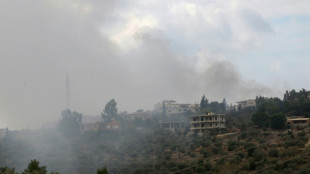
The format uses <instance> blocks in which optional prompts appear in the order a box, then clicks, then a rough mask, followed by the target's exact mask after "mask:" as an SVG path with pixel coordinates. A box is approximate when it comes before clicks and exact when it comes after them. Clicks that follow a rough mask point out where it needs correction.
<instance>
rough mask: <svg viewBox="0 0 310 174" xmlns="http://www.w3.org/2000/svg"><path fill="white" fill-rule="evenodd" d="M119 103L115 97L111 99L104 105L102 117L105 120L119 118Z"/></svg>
mask: <svg viewBox="0 0 310 174" xmlns="http://www.w3.org/2000/svg"><path fill="white" fill-rule="evenodd" d="M116 105H117V103H116V102H115V100H114V99H111V100H110V101H109V102H108V103H107V104H106V105H105V107H104V110H103V113H102V114H101V117H102V118H103V120H104V121H111V120H114V119H117V117H118V115H117V107H116Z"/></svg>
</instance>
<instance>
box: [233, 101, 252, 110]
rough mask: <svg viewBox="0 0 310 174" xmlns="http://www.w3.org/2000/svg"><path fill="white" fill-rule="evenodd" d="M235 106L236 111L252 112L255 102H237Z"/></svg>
mask: <svg viewBox="0 0 310 174" xmlns="http://www.w3.org/2000/svg"><path fill="white" fill-rule="evenodd" d="M237 104H238V105H237V108H236V110H244V109H250V110H254V109H255V108H256V101H255V100H254V99H249V100H243V101H239V102H237Z"/></svg>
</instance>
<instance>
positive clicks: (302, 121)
mask: <svg viewBox="0 0 310 174" xmlns="http://www.w3.org/2000/svg"><path fill="white" fill-rule="evenodd" d="M286 123H287V126H288V127H290V128H294V127H298V126H308V125H309V123H310V118H304V117H298V116H295V117H294V116H293V117H286Z"/></svg>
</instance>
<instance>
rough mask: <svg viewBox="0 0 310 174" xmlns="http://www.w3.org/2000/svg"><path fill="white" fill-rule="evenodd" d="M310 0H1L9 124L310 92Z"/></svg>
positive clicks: (0, 74) (3, 95)
mask: <svg viewBox="0 0 310 174" xmlns="http://www.w3.org/2000/svg"><path fill="white" fill-rule="evenodd" d="M309 45H310V1H309V0H302V1H301V0H297V1H292V0H272V1H270V0H260V1H254V0H253V1H247V0H244V1H239V0H232V1H229V0H214V1H212V0H207V1H206V0H175V1H174V0H162V1H161V0H148V1H145V0H135V1H134V0H131V1H117V0H113V1H112V0H88V1H85V0H27V1H17V0H9V1H5V0H2V1H0V49H1V50H0V61H1V63H0V80H1V83H0V127H9V128H10V129H20V128H26V127H30V128H38V127H40V125H41V124H42V123H43V122H45V121H53V120H58V119H59V118H60V113H61V111H62V109H64V108H65V107H66V95H65V94H66V83H65V79H66V74H67V73H68V74H69V76H70V86H71V88H70V89H71V107H72V109H73V110H76V111H78V112H81V113H82V114H85V115H99V114H100V113H101V112H102V109H103V108H104V106H105V104H106V103H107V102H108V101H109V100H110V99H111V98H115V100H116V101H117V103H118V108H119V111H129V112H132V111H136V110H137V109H153V106H154V104H155V103H157V102H160V101H162V100H163V99H174V100H177V101H179V102H190V103H194V102H199V100H200V98H201V96H202V94H206V96H207V98H208V99H209V100H213V101H214V100H219V101H221V100H222V99H223V98H224V97H225V98H226V100H227V102H228V103H232V102H235V101H237V100H242V99H249V98H254V97H255V96H256V95H264V96H279V97H281V98H282V93H283V92H284V91H285V90H286V89H293V88H294V89H297V90H300V89H301V88H305V89H309V85H310V77H309V75H310V68H309V67H310V58H309V56H310V49H309Z"/></svg>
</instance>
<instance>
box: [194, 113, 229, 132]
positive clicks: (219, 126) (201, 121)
mask: <svg viewBox="0 0 310 174" xmlns="http://www.w3.org/2000/svg"><path fill="white" fill-rule="evenodd" d="M225 128H226V127H225V115H224V114H214V113H211V112H208V113H206V114H202V115H193V116H191V117H190V130H191V132H192V133H207V134H210V133H220V131H222V130H223V129H225Z"/></svg>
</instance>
